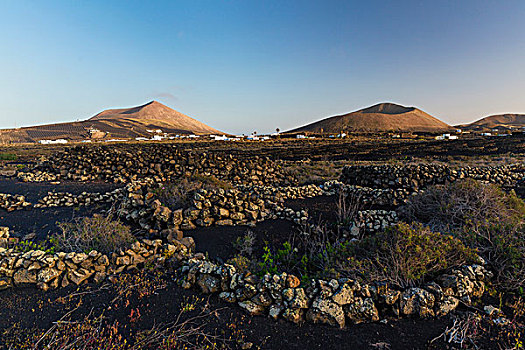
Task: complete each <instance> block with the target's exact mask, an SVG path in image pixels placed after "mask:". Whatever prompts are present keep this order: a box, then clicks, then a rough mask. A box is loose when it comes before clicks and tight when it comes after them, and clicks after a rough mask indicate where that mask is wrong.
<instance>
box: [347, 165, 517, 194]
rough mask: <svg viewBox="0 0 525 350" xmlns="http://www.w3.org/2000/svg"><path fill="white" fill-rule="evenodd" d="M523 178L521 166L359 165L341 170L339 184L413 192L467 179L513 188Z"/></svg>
mask: <svg viewBox="0 0 525 350" xmlns="http://www.w3.org/2000/svg"><path fill="white" fill-rule="evenodd" d="M524 177H525V167H524V166H523V165H521V164H515V165H502V166H486V167H470V166H467V167H450V166H446V165H439V164H419V165H408V166H399V165H364V166H363V165H359V166H345V167H344V168H343V171H342V174H341V181H342V182H344V183H346V184H349V185H357V186H364V187H371V188H381V189H393V190H397V189H404V190H406V191H408V192H410V193H412V192H417V191H419V190H422V189H424V188H425V187H427V186H430V185H436V184H444V183H447V182H452V181H456V180H458V179H464V178H470V179H475V180H481V181H487V182H491V183H495V184H498V185H501V186H503V187H515V186H516V184H517V183H518V182H519V181H520V180H522V179H523V178H524Z"/></svg>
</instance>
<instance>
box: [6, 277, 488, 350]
mask: <svg viewBox="0 0 525 350" xmlns="http://www.w3.org/2000/svg"><path fill="white" fill-rule="evenodd" d="M115 290H116V287H115V286H113V285H110V284H108V285H105V286H102V287H101V286H90V287H89V288H88V287H86V286H85V287H83V288H82V292H83V293H84V294H81V295H79V294H78V291H77V290H75V289H73V288H66V289H60V290H55V291H49V292H42V291H38V290H35V289H16V290H15V289H11V290H6V291H2V292H1V293H0V304H1V305H2V308H0V344H6V342H7V341H8V340H7V339H8V336H9V335H11V336H13V335H14V334H15V332H16V329H17V328H26V329H35V330H41V332H44V331H45V330H47V329H49V328H50V327H52V326H53V322H55V321H57V320H59V319H61V318H62V316H63V315H64V314H66V313H67V312H69V311H71V310H74V309H75V308H76V307H77V306H78V309H75V311H73V312H72V313H71V315H70V317H68V319H69V320H73V321H79V320H82V319H83V318H84V317H85V316H87V315H88V314H91V315H100V314H102V313H104V315H105V321H106V322H107V323H108V324H113V322H114V321H118V322H119V324H120V327H122V328H123V329H125V328H127V327H129V328H128V329H129V330H132V331H137V330H141V329H142V330H145V329H150V328H152V327H153V326H155V325H158V324H166V323H169V322H172V321H174V320H175V319H176V318H177V316H178V315H179V313H180V312H181V308H182V305H183V304H184V303H187V302H188V300H193V299H192V298H193V296H194V295H195V293H194V292H192V291H187V290H184V289H182V288H180V287H178V286H176V285H175V284H174V283H172V282H168V285H167V286H166V287H165V288H163V289H160V290H157V292H156V294H153V295H149V296H146V297H138V296H137V295H136V294H133V293H132V295H131V297H129V298H124V299H119V300H118V301H116V302H115V301H114V300H115V298H116V297H117V296H118V293H117V292H116V291H115ZM74 294H77V295H74ZM71 295H72V296H71ZM68 296H71V297H68ZM128 301H129V303H128ZM209 303H210V308H211V309H212V310H217V311H216V312H215V313H214V314H213V315H212V316H210V317H208V318H205V319H202V320H201V321H200V323H201V324H202V327H203V329H204V330H205V331H206V332H207V333H210V334H218V335H223V334H224V335H223V336H224V337H231V336H233V337H234V338H236V339H235V341H232V342H229V343H228V344H229V346H230V347H231V348H240V346H241V344H242V342H253V343H254V345H258V346H260V347H261V348H262V349H425V348H427V347H428V343H429V341H430V340H431V339H433V338H435V337H437V336H439V335H440V334H441V333H442V332H443V331H444V329H445V328H446V326H447V325H448V324H449V322H450V320H449V319H448V318H442V319H430V320H419V319H418V320H411V319H406V320H399V321H388V322H387V323H384V324H383V323H373V324H364V325H356V326H349V327H347V328H346V329H342V330H341V329H337V328H333V327H329V326H322V325H312V324H304V325H302V326H296V325H293V324H291V323H288V322H286V321H283V320H280V321H273V320H271V319H269V318H266V317H262V316H261V317H249V316H247V315H246V314H245V313H244V312H243V311H242V310H241V309H240V308H238V307H236V306H234V305H231V304H226V303H224V302H222V301H220V300H218V299H217V298H216V297H211V298H210V299H209ZM197 304H198V306H199V307H202V306H204V305H205V304H206V297H204V298H202V297H199V302H198V303H197ZM109 306H111V307H109ZM131 310H139V312H140V319H139V321H138V322H130V321H129V320H130V314H131ZM195 314H196V312H189V313H187V314H183V316H182V318H181V319H182V320H184V319H187V318H189V317H191V316H194V315H195ZM13 327H15V328H13ZM123 332H125V331H124V330H123ZM126 332H127V331H126ZM2 341H3V343H2ZM438 344H439V343H438ZM487 345H488V344H487ZM2 348H3V349H7V348H6V347H2V345H0V349H2ZM254 348H255V347H254ZM438 348H442V347H440V346H439V345H438V347H436V349H438ZM484 348H491V347H484ZM492 348H496V347H495V346H494V347H492Z"/></svg>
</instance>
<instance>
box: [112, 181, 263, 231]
mask: <svg viewBox="0 0 525 350" xmlns="http://www.w3.org/2000/svg"><path fill="white" fill-rule="evenodd" d="M155 188H156V187H155V185H154V181H153V180H151V179H150V180H145V181H136V182H133V183H131V184H129V185H128V186H126V191H127V192H126V193H127V195H125V196H124V199H123V202H122V205H121V208H120V209H119V211H118V213H119V216H121V217H122V218H125V219H126V220H128V221H131V222H135V223H137V224H139V225H140V226H141V227H142V228H143V229H145V230H150V231H156V232H158V233H162V231H163V230H165V229H176V230H177V229H182V230H190V229H194V228H196V227H198V226H199V227H207V226H211V225H218V226H232V225H247V224H253V223H255V222H257V221H262V220H264V219H265V218H266V217H267V216H268V214H269V210H268V209H267V208H266V206H265V203H264V201H263V200H262V199H261V198H259V197H258V196H257V195H256V194H253V193H251V194H250V193H244V192H242V191H239V190H237V189H227V190H225V189H222V188H217V189H208V190H206V189H199V190H196V191H194V192H192V193H191V194H190V200H189V203H188V206H187V207H186V208H181V209H176V210H172V209H170V208H169V207H167V206H166V205H164V203H161V201H160V200H159V199H158V196H157V195H156V194H155Z"/></svg>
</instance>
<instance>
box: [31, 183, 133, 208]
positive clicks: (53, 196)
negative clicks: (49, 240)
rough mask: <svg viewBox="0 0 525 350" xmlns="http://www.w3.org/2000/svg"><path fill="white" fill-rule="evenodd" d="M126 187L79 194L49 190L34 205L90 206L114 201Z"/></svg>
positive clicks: (45, 206)
mask: <svg viewBox="0 0 525 350" xmlns="http://www.w3.org/2000/svg"><path fill="white" fill-rule="evenodd" d="M123 192H124V189H121V188H117V189H115V190H113V191H110V192H106V193H89V192H82V193H80V194H78V195H75V194H72V193H68V192H48V193H47V196H45V197H44V198H42V199H41V200H39V201H38V203H37V204H35V205H34V207H35V208H48V207H72V206H89V205H93V204H96V203H114V202H116V201H118V200H120V199H121V198H122V194H123Z"/></svg>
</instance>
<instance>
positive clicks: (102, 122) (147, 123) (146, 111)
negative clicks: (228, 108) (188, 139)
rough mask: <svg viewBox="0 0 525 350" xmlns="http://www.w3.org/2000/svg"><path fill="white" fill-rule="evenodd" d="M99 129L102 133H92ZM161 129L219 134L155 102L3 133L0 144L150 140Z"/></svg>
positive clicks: (165, 130)
mask: <svg viewBox="0 0 525 350" xmlns="http://www.w3.org/2000/svg"><path fill="white" fill-rule="evenodd" d="M92 129H97V130H99V131H100V132H97V133H94V134H93V133H90V130H92ZM151 129H162V131H164V132H167V133H170V134H213V133H219V131H217V130H215V129H213V128H211V127H209V126H207V125H206V124H203V123H201V122H199V121H198V120H195V119H193V118H190V117H188V116H187V115H184V114H182V113H179V112H177V111H175V110H173V109H171V108H169V107H166V106H164V105H163V104H161V103H159V102H156V101H152V102H150V103H147V104H145V105H142V106H138V107H133V108H126V109H109V110H106V111H103V112H101V113H99V114H97V115H95V116H94V117H92V118H90V119H88V120H85V121H80V122H71V123H59V124H48V125H39V126H31V127H25V128H18V129H5V130H0V142H8V143H17V142H36V141H39V140H44V139H49V140H55V139H66V140H71V141H79V140H85V139H90V138H93V137H95V138H97V139H98V138H102V139H110V138H119V139H120V138H136V137H151V133H150V132H148V131H147V130H151Z"/></svg>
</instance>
